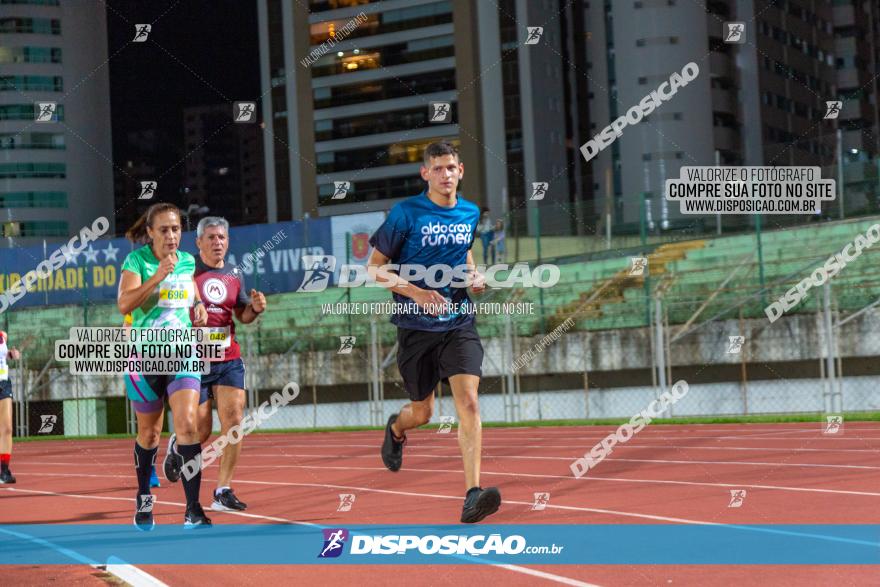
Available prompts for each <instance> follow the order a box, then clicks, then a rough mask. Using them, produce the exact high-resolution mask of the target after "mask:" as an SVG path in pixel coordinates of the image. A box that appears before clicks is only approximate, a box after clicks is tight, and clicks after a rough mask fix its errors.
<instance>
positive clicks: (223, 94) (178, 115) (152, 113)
mask: <svg viewBox="0 0 880 587" xmlns="http://www.w3.org/2000/svg"><path fill="white" fill-rule="evenodd" d="M136 23H151V24H152V25H153V29H152V32H151V33H150V40H148V41H147V42H145V43H130V41H131V39H133V38H134V32H135V27H134V25H135V24H136ZM107 24H108V30H109V34H108V55H109V56H111V57H112V59H111V61H110V95H111V96H110V100H111V117H112V124H113V138H114V154H115V155H117V157H116V160H117V161H119V160H120V158H119V155H121V153H120V152H119V150H118V149H119V147H120V145H122V143H121V142H120V139H121V138H124V137H125V135H126V133H127V132H129V131H133V130H141V129H147V128H162V129H166V130H167V131H168V132H169V133H170V135H171V136H172V137H173V138H174V142H175V144H174V145H169V147H171V148H173V149H174V150H182V143H183V138H182V137H183V131H182V127H183V115H182V109H183V108H184V107H185V106H196V105H201V104H214V103H219V102H232V101H235V100H247V99H255V98H257V97H258V96H259V95H260V91H261V90H260V65H259V42H258V34H257V10H256V2H253V0H210V1H209V0H170V1H169V0H141V1H136V0H108V2H107ZM117 51H119V53H118V54H116V52H117ZM114 54H116V55H115V57H113V55H114ZM200 78H201V79H200ZM230 108H231V106H230Z"/></svg>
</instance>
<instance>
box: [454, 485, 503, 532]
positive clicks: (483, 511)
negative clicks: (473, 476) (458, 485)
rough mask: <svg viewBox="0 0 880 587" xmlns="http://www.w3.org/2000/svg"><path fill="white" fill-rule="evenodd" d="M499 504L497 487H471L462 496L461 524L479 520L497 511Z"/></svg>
mask: <svg viewBox="0 0 880 587" xmlns="http://www.w3.org/2000/svg"><path fill="white" fill-rule="evenodd" d="M500 505H501V492H500V491H498V488H497V487H490V488H488V489H483V488H482V487H472V488H471V489H470V491H468V492H467V496H466V497H465V498H464V508H462V510H461V521H462V523H463V524H473V523H475V522H479V521H480V520H482V519H483V518H485V517H486V516H489V515H492V514H494V513H495V512H497V511H498V506H500Z"/></svg>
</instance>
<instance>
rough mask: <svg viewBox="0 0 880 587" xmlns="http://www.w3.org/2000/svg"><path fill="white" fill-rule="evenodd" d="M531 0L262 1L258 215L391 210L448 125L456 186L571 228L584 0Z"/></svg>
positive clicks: (417, 182)
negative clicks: (343, 188)
mask: <svg viewBox="0 0 880 587" xmlns="http://www.w3.org/2000/svg"><path fill="white" fill-rule="evenodd" d="M537 4H538V3H535V2H526V1H524V0H501V1H500V2H497V3H496V2H482V1H477V0H379V1H371V2H367V1H364V0H312V1H311V2H309V3H308V6H305V5H304V3H286V2H280V1H278V0H259V4H258V8H259V18H260V32H261V60H262V78H263V87H264V98H263V112H264V120H265V125H266V133H265V143H264V144H265V152H266V153H267V157H266V175H267V194H268V196H269V202H268V208H269V218H270V219H285V218H290V217H294V218H297V217H301V216H302V214H303V213H312V214H314V213H316V212H317V213H319V214H320V215H327V214H344V213H351V212H363V211H371V210H384V209H388V208H389V207H390V206H391V205H393V204H394V203H395V202H397V201H399V200H400V199H402V198H404V197H406V196H409V195H412V194H415V193H418V192H419V191H421V190H422V189H423V187H424V182H423V181H422V180H421V178H420V177H419V168H420V165H421V157H422V152H423V150H424V148H425V147H426V146H427V145H428V144H429V143H430V142H432V141H436V140H440V139H446V140H450V141H452V142H453V143H457V144H458V145H459V146H460V151H461V155H462V161H463V162H464V164H465V175H464V179H463V181H462V186H461V190H462V193H463V194H464V195H465V196H466V197H468V198H469V199H471V200H473V201H476V202H477V203H479V204H480V205H483V206H487V207H488V208H490V210H492V213H493V215H494V216H498V217H500V216H502V215H505V214H509V215H510V216H511V217H515V218H518V219H519V220H521V221H523V223H525V222H526V220H527V221H528V223H529V225H530V226H531V227H532V228H534V226H533V224H534V222H535V221H536V219H537V218H538V216H537V215H533V214H532V211H534V209H535V208H536V207H538V206H540V207H541V208H548V209H550V208H555V206H556V205H562V206H563V208H562V210H558V209H553V210H552V213H547V214H542V215H541V216H540V222H541V224H542V225H558V226H559V227H561V230H563V231H564V232H570V231H572V230H573V229H574V228H575V226H581V227H582V225H583V222H582V221H579V219H580V217H582V216H583V213H584V209H585V206H583V202H584V199H583V196H582V194H583V191H582V186H583V184H584V182H585V178H587V177H588V174H589V167H588V166H586V165H585V164H584V163H582V162H580V161H578V160H577V157H576V155H577V153H578V151H577V146H578V145H579V143H578V141H579V140H581V138H582V136H581V135H582V134H583V133H584V132H585V129H586V115H585V109H584V108H583V105H580V106H579V105H578V104H579V102H582V101H583V99H584V96H583V94H584V93H585V91H586V85H585V84H584V83H583V82H582V80H581V79H579V78H578V75H577V74H572V73H571V72H570V71H569V68H570V65H571V64H572V63H573V64H576V65H577V66H579V67H583V66H584V65H585V61H586V57H585V55H586V54H585V41H586V33H585V31H584V27H583V22H584V21H583V14H582V13H583V7H582V6H580V4H579V3H574V4H577V6H571V5H572V3H571V2H561V1H559V0H552V1H550V2H543V3H542V4H546V6H543V7H542V6H539V5H537ZM548 14H550V15H551V16H552V17H550V18H548ZM528 23H534V24H536V26H537V28H538V29H540V30H537V31H536V30H534V28H535V27H531V26H527V24H528ZM445 105H448V106H449V109H448V117H447V110H446V106H445ZM584 140H585V139H584ZM337 182H348V183H345V184H344V185H347V186H348V187H349V191H348V193H347V195H346V196H345V197H344V198H338V199H334V198H333V196H334V194H336V193H337V191H336V185H337ZM536 183H538V184H543V183H546V184H547V190H546V193H543V194H542V196H543V197H542V198H534V199H533V198H532V196H533V191H534V190H533V185H534V184H536ZM579 190H580V191H579Z"/></svg>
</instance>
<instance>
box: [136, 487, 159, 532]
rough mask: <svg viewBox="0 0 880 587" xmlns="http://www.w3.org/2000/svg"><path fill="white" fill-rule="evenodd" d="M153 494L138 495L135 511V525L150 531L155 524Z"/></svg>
mask: <svg viewBox="0 0 880 587" xmlns="http://www.w3.org/2000/svg"><path fill="white" fill-rule="evenodd" d="M154 499H155V498H154V497H153V496H152V495H138V496H137V500H136V503H137V508H135V511H134V526H135V528H137V529H138V530H142V531H144V532H150V531H151V530H152V529H153V528H154V527H155V526H156V522H154V521H153V500H154Z"/></svg>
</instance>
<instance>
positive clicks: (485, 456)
mask: <svg viewBox="0 0 880 587" xmlns="http://www.w3.org/2000/svg"><path fill="white" fill-rule="evenodd" d="M419 448H420V449H421V447H419ZM326 456H327V455H326V453H321V454H304V453H287V452H284V453H272V454H259V453H250V452H249V453H247V457H248V458H249V459H254V458H272V459H277V458H279V457H293V458H297V459H310V458H321V459H323V458H325V457H326ZM407 456H409V457H420V458H425V459H453V460H455V459H460V458H461V455H460V454H458V453H456V454H449V455H438V454H425V453H417V452H407ZM334 457H335V458H338V459H372V460H375V455H374V454H372V453H371V454H360V455H357V454H352V455H340V454H337V455H334ZM482 458H483V460H487V459H520V460H536V461H567V462H571V461H573V460H575V459H577V458H578V457H577V456H565V457H561V456H529V455H492V454H485V453H483V457H482ZM604 460H606V461H621V462H633V463H663V464H683V465H750V466H759V467H801V468H807V469H809V468H818V469H829V468H830V469H867V470H880V466H874V465H826V464H821V463H774V462H768V461H693V460H670V459H631V458H619V457H607V458H606V459H604ZM101 462H102V463H103V464H105V465H115V466H120V467H121V466H124V465H126V464H127V463H123V462H122V461H118V462H111V461H109V460H102V461H101ZM22 464H24V465H33V466H37V465H40V466H42V465H47V466H58V467H67V466H70V463H64V462H52V461H39V462H38V463H36V462H31V463H27V462H25V463H22ZM236 466H238V467H246V466H254V467H265V466H267V465H236ZM272 466H274V465H272Z"/></svg>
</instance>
